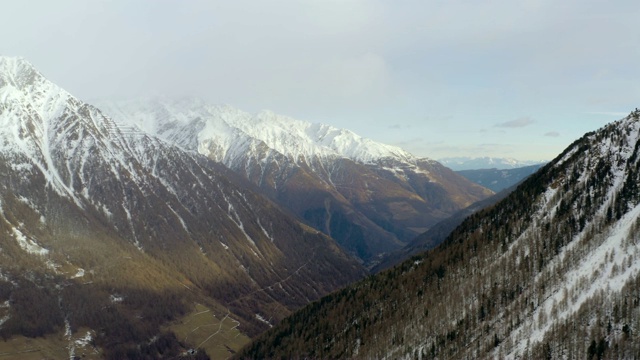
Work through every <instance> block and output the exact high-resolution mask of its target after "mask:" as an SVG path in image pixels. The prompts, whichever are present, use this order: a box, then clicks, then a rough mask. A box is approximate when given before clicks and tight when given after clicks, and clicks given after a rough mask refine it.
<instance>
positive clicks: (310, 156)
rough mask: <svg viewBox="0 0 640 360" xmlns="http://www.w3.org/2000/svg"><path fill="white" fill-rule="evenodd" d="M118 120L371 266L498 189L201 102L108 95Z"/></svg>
mask: <svg viewBox="0 0 640 360" xmlns="http://www.w3.org/2000/svg"><path fill="white" fill-rule="evenodd" d="M98 105H99V107H100V108H101V109H103V110H104V111H105V112H106V113H108V114H110V116H111V117H112V118H113V119H114V120H115V121H116V122H118V123H120V124H123V125H124V126H127V127H136V128H138V129H141V130H144V131H145V132H146V133H150V134H154V135H156V136H158V137H160V138H162V139H164V140H165V141H167V142H169V143H172V144H176V145H177V146H179V147H180V148H182V149H185V150H187V151H192V152H197V153H200V154H203V155H205V156H207V157H208V158H210V159H212V160H215V161H217V162H220V163H222V164H224V165H226V166H227V167H229V168H230V169H232V170H234V171H235V172H236V173H238V174H239V175H240V176H242V177H243V178H245V179H247V180H248V181H250V182H252V183H253V184H255V185H256V186H257V187H258V188H260V190H261V191H262V193H263V194H266V195H267V196H268V197H269V198H270V199H272V200H274V201H275V202H277V203H278V204H280V205H281V206H283V207H284V208H286V209H288V210H289V211H291V212H292V213H293V214H295V215H296V216H297V217H298V218H299V219H300V220H302V221H303V222H305V223H306V224H307V225H309V226H311V227H313V228H315V229H317V230H319V231H321V232H323V233H324V234H326V235H329V236H331V237H333V238H334V239H336V240H337V241H338V243H339V244H340V245H341V246H342V247H343V248H344V249H346V250H347V251H348V252H349V253H350V254H352V255H354V256H356V257H357V258H359V259H360V261H362V262H363V263H365V264H368V265H371V263H372V262H373V261H374V260H375V258H376V256H377V255H380V254H382V253H386V252H389V251H393V250H397V249H399V248H401V247H402V246H404V245H405V244H407V243H408V242H409V241H411V240H412V239H413V238H415V237H416V236H417V235H419V234H421V233H423V232H424V231H426V230H428V229H429V228H430V227H431V226H433V225H434V224H436V223H438V222H439V221H441V220H443V219H445V218H447V217H449V216H450V215H452V214H453V213H455V212H457V211H459V210H461V209H463V208H465V207H467V206H469V205H471V204H472V203H474V202H476V201H478V200H481V199H484V198H486V197H488V196H490V195H492V192H491V191H489V190H487V189H485V188H483V187H481V186H478V185H477V184H474V183H472V182H471V181H469V180H467V179H465V178H464V177H462V176H460V175H458V174H456V173H455V172H453V171H451V170H450V169H448V168H446V167H444V166H442V165H441V164H440V163H438V162H436V161H434V160H430V159H426V158H417V157H415V156H414V155H412V154H410V153H408V152H406V151H404V150H402V149H400V148H398V147H394V146H390V145H386V144H381V143H377V142H374V141H372V140H370V139H366V138H362V137H360V136H358V135H357V134H354V133H353V132H351V131H349V130H345V129H338V128H335V127H332V126H329V125H323V124H313V123H309V122H305V121H301V120H296V119H292V118H290V117H286V116H281V115H277V114H275V113H273V112H270V111H263V112H260V113H258V114H256V115H252V114H249V113H246V112H243V111H240V110H237V109H235V108H232V107H230V106H214V105H210V104H208V103H206V102H204V101H202V100H198V99H183V100H169V99H162V98H152V99H140V100H130V101H121V102H113V101H104V102H98Z"/></svg>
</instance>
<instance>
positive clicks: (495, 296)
mask: <svg viewBox="0 0 640 360" xmlns="http://www.w3.org/2000/svg"><path fill="white" fill-rule="evenodd" d="M639 169H640V111H638V110H635V111H634V112H632V113H631V114H630V115H629V116H628V117H626V118H624V119H622V120H620V121H617V122H615V123H612V124H610V125H608V126H606V127H604V128H602V129H600V130H598V131H595V132H592V133H588V134H586V135H585V136H583V137H582V138H581V139H579V140H577V141H575V142H574V143H573V144H572V145H570V146H569V147H568V148H567V149H566V150H565V151H564V152H563V153H562V154H561V155H559V156H558V157H557V158H556V159H555V160H553V161H552V162H550V163H549V164H547V165H545V166H544V167H543V168H542V169H541V170H540V171H538V172H536V173H535V174H533V175H532V176H531V177H529V178H528V179H527V180H525V181H524V182H523V183H522V184H520V185H519V186H518V188H517V189H516V190H515V191H513V192H512V193H511V194H510V195H509V196H507V197H506V198H505V199H504V200H502V201H500V202H499V203H497V204H496V205H494V206H490V207H488V208H486V209H483V210H481V211H478V212H476V213H474V214H473V215H471V216H470V217H468V218H467V220H465V221H464V222H463V223H462V224H461V225H460V226H459V227H458V228H456V230H454V231H453V233H452V234H451V235H450V236H449V237H448V238H447V239H446V240H445V242H444V243H443V244H442V245H440V246H439V247H437V248H435V249H433V250H431V251H429V252H427V253H425V254H423V255H419V256H415V257H413V258H411V259H410V260H408V261H406V262H404V263H402V264H401V265H399V266H397V267H395V268H393V269H391V270H388V271H385V272H382V273H379V274H378V275H376V276H373V277H370V278H367V279H366V280H364V281H361V282H359V283H356V284H354V285H352V286H350V287H348V288H346V289H344V290H341V291H339V292H337V293H334V294H331V295H329V296H327V297H325V298H323V299H322V300H320V301H319V302H316V303H314V304H312V305H310V306H308V307H306V308H303V309H302V310H300V311H298V312H296V313H295V314H293V315H292V316H291V317H289V318H287V319H285V320H284V321H282V322H281V323H280V324H279V325H278V326H277V327H275V328H274V329H271V330H269V331H268V332H266V333H265V334H263V335H262V336H260V337H259V338H258V339H257V340H256V341H255V342H254V343H252V344H251V345H250V346H248V347H247V348H245V349H244V351H243V352H242V353H241V354H240V355H239V357H240V358H243V357H258V358H259V357H278V356H285V357H286V356H297V357H310V358H380V359H383V358H386V359H391V358H419V359H424V358H446V359H468V358H508V359H542V358H549V359H553V358H566V359H596V358H597V359H601V358H611V359H629V358H637V357H639V356H640V341H638V336H637V334H638V331H640V185H639V184H640V171H639ZM320 334H321V335H320Z"/></svg>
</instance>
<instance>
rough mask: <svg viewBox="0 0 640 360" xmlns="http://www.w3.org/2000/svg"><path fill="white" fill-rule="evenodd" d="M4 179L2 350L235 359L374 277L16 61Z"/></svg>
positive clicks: (203, 164) (185, 155) (3, 91)
mask: <svg viewBox="0 0 640 360" xmlns="http://www.w3.org/2000/svg"><path fill="white" fill-rule="evenodd" d="M0 178H2V183H1V184H0V249H1V250H0V302H1V303H2V305H1V306H0V324H1V326H0V336H2V337H3V338H4V339H5V340H8V339H10V340H11V341H5V342H4V344H0V348H1V350H2V353H3V354H14V355H15V354H18V353H23V352H33V353H34V354H37V355H34V356H38V357H40V358H61V357H64V358H74V356H89V357H94V358H95V357H99V358H103V357H106V358H138V357H140V358H157V357H174V356H178V355H179V354H180V353H182V352H184V351H186V350H188V349H189V348H192V349H196V348H202V349H206V352H207V353H208V354H209V355H211V356H214V357H227V356H228V355H229V354H230V353H232V352H233V351H234V349H238V348H239V347H240V346H241V345H242V344H244V343H246V342H247V341H248V339H249V337H252V336H255V335H256V334H258V333H260V332H261V331H263V330H264V329H267V328H269V327H270V326H272V324H274V323H276V322H278V321H279V320H280V319H282V318H284V317H285V316H286V315H288V314H289V313H290V312H291V311H292V310H294V309H297V308H299V307H301V306H303V305H305V304H307V303H308V302H310V301H312V300H314V299H318V298H319V297H320V296H322V295H324V294H327V293H329V292H331V291H333V290H335V289H337V288H340V287H342V286H344V285H346V284H348V283H350V282H353V281H354V280H356V279H359V278H361V277H363V276H364V275H365V270H364V269H363V268H362V267H361V266H360V264H358V262H357V261H355V260H354V259H353V258H352V257H351V256H349V255H347V254H346V253H345V252H344V251H343V250H342V249H341V248H340V247H339V246H338V245H337V244H336V243H335V241H334V240H333V239H331V238H330V237H328V236H326V235H324V234H322V233H321V232H318V231H317V230H315V229H312V228H310V227H309V226H307V225H304V224H302V223H300V222H299V221H298V220H296V219H295V218H294V217H293V216H291V215H290V213H289V211H287V210H285V209H282V208H281V207H280V206H278V205H277V204H275V203H273V202H272V201H271V200H268V199H267V198H266V197H264V196H262V195H261V194H260V189H259V188H257V187H255V186H254V185H252V184H251V183H249V182H248V181H246V180H244V179H243V178H242V177H240V176H238V175H236V173H234V172H233V171H230V170H229V169H227V168H226V167H224V166H222V165H221V164H218V163H216V162H215V161H212V160H210V159H208V158H207V157H204V156H201V155H199V154H197V153H195V152H191V151H186V150H184V149H182V148H181V147H178V146H174V144H172V143H170V142H168V141H166V140H163V139H161V138H157V137H155V136H153V135H150V134H148V133H145V132H142V131H139V130H138V129H135V128H132V127H127V126H123V125H121V124H118V123H116V122H114V121H113V120H111V119H110V118H109V117H107V116H105V115H104V114H103V113H102V112H101V111H100V110H99V109H97V108H96V107H94V106H92V105H89V104H87V103H84V102H82V101H80V100H78V99H77V98H75V97H74V96H72V95H71V94H69V93H67V92H66V91H64V90H63V89H61V88H60V87H58V86H56V85H55V84H53V83H51V82H50V81H48V80H47V79H46V78H45V77H44V76H42V75H41V74H40V73H39V72H38V71H37V70H36V69H35V68H34V67H33V66H32V65H31V64H30V63H28V62H27V61H26V60H23V59H20V58H8V57H0ZM196 320H197V321H196ZM196 322H201V323H200V324H199V325H190V324H191V323H196ZM32 338H38V339H46V340H39V341H40V342H39V343H38V344H39V345H37V344H36V345H34V343H33V341H32V340H31V339H32ZM25 348H26V350H25ZM192 354H196V355H193V356H195V357H198V356H200V355H202V356H204V357H206V354H205V352H204V351H201V352H195V351H194V352H192ZM198 354H200V355H198ZM16 356H17V355H16ZM190 356H191V355H190ZM193 356H192V357H193Z"/></svg>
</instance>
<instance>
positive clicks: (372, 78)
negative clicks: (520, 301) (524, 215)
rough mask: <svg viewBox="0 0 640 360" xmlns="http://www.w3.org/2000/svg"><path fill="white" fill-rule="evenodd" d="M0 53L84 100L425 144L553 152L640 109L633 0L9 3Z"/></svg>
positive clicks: (529, 154) (436, 148)
mask: <svg viewBox="0 0 640 360" xmlns="http://www.w3.org/2000/svg"><path fill="white" fill-rule="evenodd" d="M1 12H2V20H1V21H0V32H1V33H2V41H1V42H0V46H1V47H0V53H1V54H2V55H10V56H22V57H24V58H26V59H27V60H29V61H30V62H32V63H33V64H34V65H35V66H36V67H37V68H38V69H39V70H40V71H41V72H42V73H43V74H44V75H45V76H46V77H48V78H49V79H50V80H52V81H54V82H55V83H57V84H58V85H60V86H62V87H63V88H65V89H66V90H68V91H70V92H71V93H72V94H74V95H75V96H77V97H79V98H81V99H83V100H87V101H89V102H91V100H92V99H101V98H116V99H118V98H129V97H139V96H147V95H164V96H170V97H174V96H176V97H177V96H197V97H202V98H204V99H207V100H209V101H211V102H213V103H217V104H229V105H232V106H235V107H237V108H240V109H243V110H246V111H250V112H257V111H259V110H262V109H270V110H273V111H275V112H277V113H280V114H285V115H289V116H292V117H295V118H299V119H302V120H307V121H311V122H322V123H327V124H332V125H335V126H339V127H344V128H348V129H351V130H353V131H355V132H356V133H358V134H361V135H363V136H366V137H369V138H372V139H374V140H377V141H381V142H385V143H390V144H394V145H399V146H401V147H403V148H405V149H407V150H409V151H411V152H413V153H414V154H416V155H419V156H428V157H432V158H441V157H446V156H499V157H505V156H508V157H515V158H518V159H521V160H525V159H529V160H541V159H552V158H553V157H555V156H556V155H557V154H558V153H560V152H561V151H562V150H563V149H564V148H565V147H566V146H568V145H569V144H570V143H571V142H573V140H575V139H576V138H578V137H579V136H581V135H582V134H584V133H585V132H587V131H591V130H595V129H597V128H599V127H601V126H602V125H604V124H606V123H608V122H611V121H614V120H617V119H619V118H621V117H623V116H624V115H626V114H628V113H629V112H630V111H631V110H633V109H634V108H636V107H640V81H639V79H640V77H639V75H640V26H638V19H640V3H639V2H638V1H637V0H635V1H590V0H562V1H558V0H553V1H547V0H538V1H529V0H518V1H513V0H509V1H506V0H505V1H502V0H496V1H482V0H467V1H458V0H446V1H445V0H437V1H436V0H416V1H404V0H396V1H377V0H335V1H331V0H309V1H296V0H280V1H270V0H269V1H267V0H254V1H244V0H233V1H177V0H174V1H163V0H153V1H151V0H148V1H142V0H140V1H134V0H122V1H117V0H115V1H95V0H94V1H87V0H77V1H65V0H56V1H49V0H47V1H11V2H8V1H4V2H3V3H2V9H1Z"/></svg>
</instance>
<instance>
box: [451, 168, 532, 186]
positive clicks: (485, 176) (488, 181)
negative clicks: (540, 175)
mask: <svg viewBox="0 0 640 360" xmlns="http://www.w3.org/2000/svg"><path fill="white" fill-rule="evenodd" d="M543 165H544V164H539V165H531V166H525V167H521V168H515V169H503V170H499V169H479V170H460V171H456V172H457V173H458V174H460V175H462V176H464V177H465V178H467V179H469V180H471V181H473V182H474V183H476V184H478V185H482V186H484V187H486V188H487V189H490V190H492V191H495V192H496V193H498V192H500V191H502V190H504V189H506V188H509V187H511V186H514V185H516V184H518V183H519V182H520V181H522V180H523V179H525V178H526V177H527V176H529V175H531V174H533V173H534V172H536V171H538V169H540V168H541V167H542V166H543Z"/></svg>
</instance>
